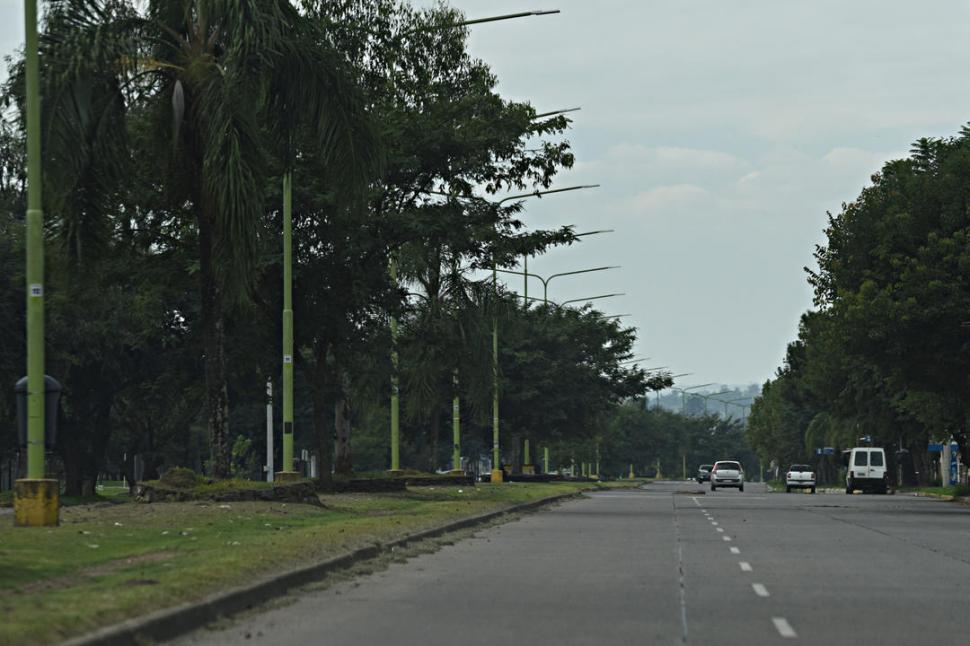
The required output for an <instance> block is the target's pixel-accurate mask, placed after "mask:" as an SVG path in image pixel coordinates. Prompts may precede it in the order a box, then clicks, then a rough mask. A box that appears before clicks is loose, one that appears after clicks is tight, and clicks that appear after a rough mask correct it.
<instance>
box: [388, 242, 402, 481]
mask: <svg viewBox="0 0 970 646" xmlns="http://www.w3.org/2000/svg"><path fill="white" fill-rule="evenodd" d="M388 271H389V272H390V274H391V282H392V283H393V284H395V285H396V284H397V262H396V261H395V259H394V256H393V254H392V255H391V258H390V260H389V261H388ZM390 318H391V320H390V324H391V472H392V473H396V472H399V471H400V470H401V388H400V378H399V375H398V361H399V358H398V353H397V317H396V316H394V315H391V317H390Z"/></svg>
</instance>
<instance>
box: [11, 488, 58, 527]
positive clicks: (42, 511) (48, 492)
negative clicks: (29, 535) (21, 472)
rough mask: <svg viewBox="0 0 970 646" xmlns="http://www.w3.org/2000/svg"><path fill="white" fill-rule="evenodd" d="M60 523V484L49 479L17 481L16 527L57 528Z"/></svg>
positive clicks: (15, 495) (15, 493) (15, 502)
mask: <svg viewBox="0 0 970 646" xmlns="http://www.w3.org/2000/svg"><path fill="white" fill-rule="evenodd" d="M60 521H61V491H60V482H58V481H57V480H48V479H24V480H17V482H16V484H15V485H14V525H16V526H17V527H56V526H57V525H59V524H60Z"/></svg>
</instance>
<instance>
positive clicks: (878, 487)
mask: <svg viewBox="0 0 970 646" xmlns="http://www.w3.org/2000/svg"><path fill="white" fill-rule="evenodd" d="M842 454H843V456H845V458H846V460H845V466H846V467H847V468H848V470H847V471H846V474H845V493H847V494H851V493H852V492H854V491H855V490H856V489H859V490H861V491H863V492H866V491H870V492H872V493H880V494H884V493H887V492H888V491H889V471H888V470H887V469H886V452H885V451H884V450H883V449H875V448H872V447H868V446H857V447H856V448H854V449H849V450H847V451H843V452H842Z"/></svg>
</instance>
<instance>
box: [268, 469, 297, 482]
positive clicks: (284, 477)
mask: <svg viewBox="0 0 970 646" xmlns="http://www.w3.org/2000/svg"><path fill="white" fill-rule="evenodd" d="M273 480H274V481H275V482H296V481H297V480H303V474H302V473H300V472H299V471H277V472H276V475H275V476H274V477H273Z"/></svg>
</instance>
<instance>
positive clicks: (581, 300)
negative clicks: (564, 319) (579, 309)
mask: <svg viewBox="0 0 970 646" xmlns="http://www.w3.org/2000/svg"><path fill="white" fill-rule="evenodd" d="M614 296H626V294H625V293H624V292H617V293H616V294H600V295H599V296H590V297H588V298H571V299H569V300H568V301H563V302H562V303H560V304H559V307H565V306H566V305H569V304H570V303H588V302H589V301H596V300H599V299H601V298H613V297H614Z"/></svg>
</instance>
